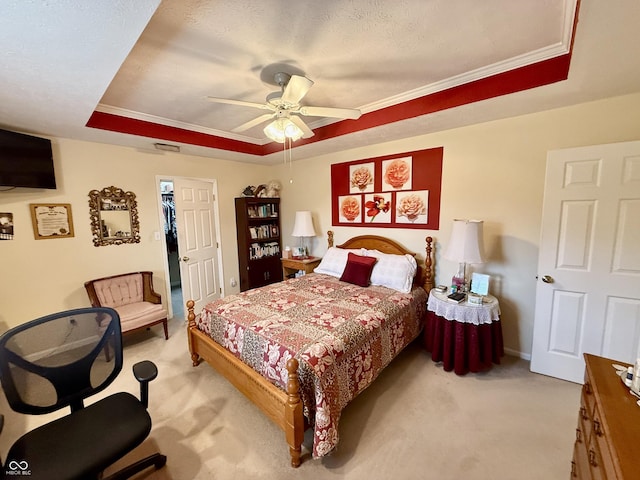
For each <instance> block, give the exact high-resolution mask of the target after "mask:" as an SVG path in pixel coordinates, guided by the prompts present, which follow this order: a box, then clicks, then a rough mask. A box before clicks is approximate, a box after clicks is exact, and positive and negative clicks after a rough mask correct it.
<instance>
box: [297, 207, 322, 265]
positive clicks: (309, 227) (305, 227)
mask: <svg viewBox="0 0 640 480" xmlns="http://www.w3.org/2000/svg"><path fill="white" fill-rule="evenodd" d="M291 236H292V237H300V248H301V250H302V252H303V254H302V258H303V259H305V258H309V250H308V248H307V246H306V245H305V238H308V237H315V236H316V231H315V230H314V228H313V219H312V218H311V212H309V211H303V212H296V220H295V222H294V224H293V232H291Z"/></svg>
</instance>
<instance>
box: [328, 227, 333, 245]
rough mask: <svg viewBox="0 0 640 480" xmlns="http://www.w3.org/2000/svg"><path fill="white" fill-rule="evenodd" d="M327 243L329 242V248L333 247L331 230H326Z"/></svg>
mask: <svg viewBox="0 0 640 480" xmlns="http://www.w3.org/2000/svg"><path fill="white" fill-rule="evenodd" d="M327 243H328V244H329V248H331V247H333V231H332V230H329V231H328V232H327Z"/></svg>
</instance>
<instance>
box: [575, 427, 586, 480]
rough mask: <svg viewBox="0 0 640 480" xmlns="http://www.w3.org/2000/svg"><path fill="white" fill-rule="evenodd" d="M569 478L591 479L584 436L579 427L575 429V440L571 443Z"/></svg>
mask: <svg viewBox="0 0 640 480" xmlns="http://www.w3.org/2000/svg"><path fill="white" fill-rule="evenodd" d="M571 478H572V479H575V480H591V468H590V467H589V455H588V452H587V443H586V436H585V435H584V434H583V433H582V432H581V431H580V427H578V428H577V429H576V442H575V444H574V445H573V461H572V462H571Z"/></svg>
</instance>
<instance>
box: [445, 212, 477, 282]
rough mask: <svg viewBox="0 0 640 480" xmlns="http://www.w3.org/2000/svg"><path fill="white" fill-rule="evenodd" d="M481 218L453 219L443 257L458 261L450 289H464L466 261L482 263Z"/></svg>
mask: <svg viewBox="0 0 640 480" xmlns="http://www.w3.org/2000/svg"><path fill="white" fill-rule="evenodd" d="M482 224H483V222H482V220H459V219H455V220H454V221H453V230H452V231H451V239H450V241H449V245H448V246H447V250H446V251H445V252H444V258H446V259H447V260H452V261H454V262H458V271H457V272H456V274H455V275H454V276H453V278H452V279H451V289H452V290H453V289H454V288H455V290H456V291H465V290H466V286H467V285H468V283H467V272H466V268H467V263H484V261H485V260H484V241H483V238H482Z"/></svg>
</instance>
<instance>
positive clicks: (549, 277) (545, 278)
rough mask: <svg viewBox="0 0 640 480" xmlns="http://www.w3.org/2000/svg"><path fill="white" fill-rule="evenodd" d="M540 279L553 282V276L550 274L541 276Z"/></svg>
mask: <svg viewBox="0 0 640 480" xmlns="http://www.w3.org/2000/svg"><path fill="white" fill-rule="evenodd" d="M542 281H543V282H544V283H553V277H552V276H550V275H545V276H544V277H542Z"/></svg>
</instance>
